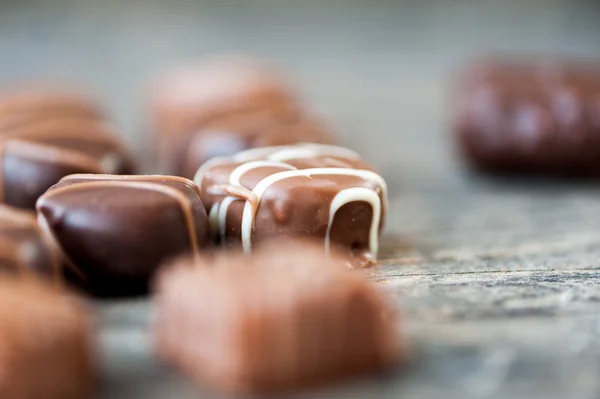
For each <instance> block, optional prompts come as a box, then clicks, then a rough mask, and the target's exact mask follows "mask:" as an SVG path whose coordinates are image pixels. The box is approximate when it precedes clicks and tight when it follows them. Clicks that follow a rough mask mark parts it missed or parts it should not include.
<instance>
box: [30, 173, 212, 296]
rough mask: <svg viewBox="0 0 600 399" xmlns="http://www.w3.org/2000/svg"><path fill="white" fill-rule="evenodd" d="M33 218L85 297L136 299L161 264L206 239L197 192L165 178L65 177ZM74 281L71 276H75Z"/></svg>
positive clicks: (188, 184)
mask: <svg viewBox="0 0 600 399" xmlns="http://www.w3.org/2000/svg"><path fill="white" fill-rule="evenodd" d="M37 210H38V214H39V216H38V220H39V223H40V225H41V226H42V227H43V228H45V229H46V230H47V232H48V234H49V235H50V236H51V237H53V239H54V240H55V241H56V243H57V245H58V246H59V247H60V248H61V249H62V251H63V253H64V255H65V257H66V258H67V261H68V262H69V263H70V264H71V265H72V268H73V269H76V270H78V271H79V276H71V278H74V279H76V281H77V282H78V283H79V284H81V285H82V286H83V287H84V289H86V290H87V291H89V292H90V293H92V294H94V295H97V296H100V297H105V296H122V295H137V294H143V293H145V292H146V291H147V288H148V280H149V279H150V277H151V276H152V274H153V273H154V271H155V270H156V269H157V267H158V266H159V264H160V263H161V262H162V261H164V260H165V259H167V258H169V257H171V256H174V255H177V254H180V253H182V252H191V253H193V254H195V255H198V253H199V252H200V251H201V250H202V248H204V247H205V246H206V245H207V244H208V242H209V236H208V224H207V216H206V211H205V209H204V205H203V204H202V201H201V200H200V195H199V190H198V187H197V186H196V185H195V184H194V183H193V182H192V181H190V180H188V179H184V178H181V177H172V176H116V175H71V176H67V177H65V178H63V179H62V180H61V181H60V182H59V183H58V184H56V185H55V186H53V187H51V188H50V189H49V190H48V191H47V192H46V193H45V194H44V195H43V196H42V197H40V199H39V200H38V203H37ZM77 277H79V278H77Z"/></svg>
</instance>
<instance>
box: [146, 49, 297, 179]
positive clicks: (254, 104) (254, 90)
mask: <svg viewBox="0 0 600 399" xmlns="http://www.w3.org/2000/svg"><path fill="white" fill-rule="evenodd" d="M150 107H151V110H150V112H151V118H152V122H151V123H152V125H153V130H154V131H155V132H156V134H157V136H158V142H159V143H158V144H159V149H158V150H159V162H160V164H161V168H162V171H163V172H168V173H180V170H179V169H178V166H179V167H181V166H180V165H178V159H179V158H180V157H181V153H182V152H183V151H184V150H185V148H186V145H187V142H188V141H189V138H190V137H189V136H190V135H191V134H194V133H195V132H197V131H198V130H200V129H202V128H203V127H204V126H205V125H206V124H209V123H212V122H214V121H216V120H219V119H221V118H225V119H230V118H237V117H240V118H243V119H244V120H246V123H248V124H249V125H251V126H250V127H245V126H244V129H253V128H255V127H260V126H261V125H265V124H272V123H273V121H279V120H283V121H285V120H288V119H290V118H294V117H296V115H297V114H298V103H297V101H296V98H295V95H294V93H293V90H292V88H291V87H290V85H289V84H288V83H287V82H286V80H285V79H284V78H283V77H281V76H280V75H279V74H278V73H277V71H275V70H274V69H273V68H272V67H270V66H268V65H265V64H262V63H260V62H258V61H256V60H252V59H249V58H243V57H242V58H239V57H238V58H229V59H221V60H214V61H212V62H211V61H208V62H205V63H203V64H202V63H201V64H198V65H189V66H187V67H183V68H180V69H175V70H173V71H171V72H170V73H167V74H166V75H165V76H163V77H162V79H160V80H159V81H158V82H157V84H156V86H155V88H154V91H153V94H152V96H151V104H150ZM237 123H239V122H237ZM238 126H239V125H238ZM228 145H231V144H228ZM235 149H236V148H235V147H234V149H233V151H235ZM208 152H210V150H209V151H208Z"/></svg>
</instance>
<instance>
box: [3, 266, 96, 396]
mask: <svg viewBox="0 0 600 399" xmlns="http://www.w3.org/2000/svg"><path fill="white" fill-rule="evenodd" d="M90 341H91V333H90V322H89V320H88V317H87V315H86V311H85V309H84V308H83V307H82V306H81V304H79V303H77V302H76V300H75V299H73V298H71V297H68V296H66V295H65V294H64V293H63V292H62V291H60V290H58V289H57V288H56V287H55V286H52V285H47V284H44V283H42V282H41V281H37V280H35V279H33V278H25V277H20V278H17V277H9V276H1V275H0V397H1V398H6V399H17V398H18V399H42V398H43V399H83V398H88V397H90V393H91V388H92V386H93V382H94V372H93V359H92V355H91V348H90V345H91V342H90Z"/></svg>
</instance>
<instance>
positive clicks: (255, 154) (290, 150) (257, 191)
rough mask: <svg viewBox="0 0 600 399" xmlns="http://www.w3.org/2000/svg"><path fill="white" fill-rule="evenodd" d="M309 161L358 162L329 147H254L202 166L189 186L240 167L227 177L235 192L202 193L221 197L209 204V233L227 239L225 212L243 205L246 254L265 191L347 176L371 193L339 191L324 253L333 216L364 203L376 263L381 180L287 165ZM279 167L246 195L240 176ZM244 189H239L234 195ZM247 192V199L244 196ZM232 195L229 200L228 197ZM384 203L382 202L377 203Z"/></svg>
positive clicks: (358, 172) (365, 173)
mask: <svg viewBox="0 0 600 399" xmlns="http://www.w3.org/2000/svg"><path fill="white" fill-rule="evenodd" d="M313 157H335V158H346V159H351V160H358V159H360V157H359V155H358V154H356V153H355V152H353V151H351V150H348V149H345V148H341V147H336V146H331V145H321V144H307V143H303V144H298V145H295V146H277V147H264V148H255V149H250V150H247V151H243V152H241V153H238V154H236V155H235V156H233V157H229V158H225V157H221V158H215V159H213V160H211V161H208V162H207V163H205V164H204V165H202V166H201V167H200V168H199V169H198V171H197V172H196V176H195V178H194V181H195V182H196V184H198V185H199V186H200V187H202V183H203V181H204V178H205V176H206V175H207V173H209V172H210V171H211V169H213V168H215V167H218V166H223V165H227V164H239V163H240V162H241V164H240V165H239V166H237V167H236V168H235V169H233V171H231V173H230V174H229V179H228V183H229V185H230V186H232V187H235V188H236V189H238V190H237V191H236V190H234V189H229V190H223V189H222V186H221V185H214V186H211V187H208V188H206V192H208V193H211V194H217V193H219V194H220V195H223V196H224V198H223V199H221V200H220V201H217V202H216V203H214V204H213V205H212V208H211V210H210V215H209V220H210V225H211V232H212V233H213V234H214V235H215V236H217V235H218V237H220V239H221V240H224V239H225V238H226V236H227V231H226V226H227V213H228V209H229V206H230V205H231V203H232V202H234V201H236V200H245V201H246V202H245V204H244V209H243V213H242V221H241V240H242V248H243V250H244V252H246V253H250V252H251V250H252V230H253V227H254V223H255V219H256V214H257V212H258V208H259V206H260V203H261V200H262V198H263V196H264V195H265V193H266V191H267V190H268V188H269V187H271V186H272V185H274V184H276V183H277V182H280V181H282V180H285V179H290V178H294V177H307V178H312V177H313V176H349V177H358V178H361V179H363V180H365V181H367V182H371V183H372V184H373V186H374V187H373V188H371V187H364V186H357V187H351V188H347V189H344V190H342V191H340V192H338V193H337V194H336V195H335V197H334V198H333V200H332V201H331V204H330V208H329V221H328V225H327V230H326V236H325V251H326V253H329V252H330V245H331V244H330V239H331V229H332V226H333V224H334V221H335V215H336V213H337V212H338V211H339V209H340V208H342V207H343V206H344V205H346V204H349V203H352V202H366V203H368V204H369V205H370V206H371V208H372V210H373V216H372V219H371V226H370V228H369V251H370V254H371V256H372V257H373V258H376V256H377V252H378V249H379V226H380V222H381V217H382V214H383V212H384V211H385V209H387V202H386V201H387V200H386V198H387V185H386V183H385V181H384V180H383V178H382V177H381V176H380V175H378V174H377V173H375V172H373V171H370V170H364V169H353V168H346V167H327V168H310V169H297V168H296V167H294V166H293V165H291V164H289V163H286V161H291V160H294V159H299V158H313ZM268 167H270V168H284V169H288V170H283V171H280V172H276V173H273V174H271V175H269V176H267V177H265V178H263V179H262V180H260V181H259V182H258V183H257V184H256V186H255V187H254V188H253V189H252V190H249V189H248V188H246V187H243V185H242V183H241V179H242V177H243V176H244V175H245V174H246V173H248V172H249V171H251V170H254V169H259V168H268ZM239 189H243V190H239ZM246 191H247V192H248V193H247V194H246V193H245V192H246ZM232 194H233V195H232ZM382 199H383V200H382Z"/></svg>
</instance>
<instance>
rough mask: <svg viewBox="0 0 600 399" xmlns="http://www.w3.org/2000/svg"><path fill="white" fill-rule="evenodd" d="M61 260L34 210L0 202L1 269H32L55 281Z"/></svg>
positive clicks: (7, 270)
mask: <svg viewBox="0 0 600 399" xmlns="http://www.w3.org/2000/svg"><path fill="white" fill-rule="evenodd" d="M61 262H62V260H61V257H60V253H59V251H58V250H57V248H55V247H53V246H52V243H50V242H49V241H48V239H47V237H46V236H45V235H44V234H43V232H42V230H41V229H40V227H39V226H38V224H37V221H36V217H35V213H34V212H31V211H25V210H20V209H17V208H12V207H10V206H7V205H0V271H3V272H8V273H12V274H24V273H29V272H32V271H33V272H36V273H38V274H40V275H44V276H47V277H49V278H52V279H54V280H55V281H58V280H60V276H61Z"/></svg>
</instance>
